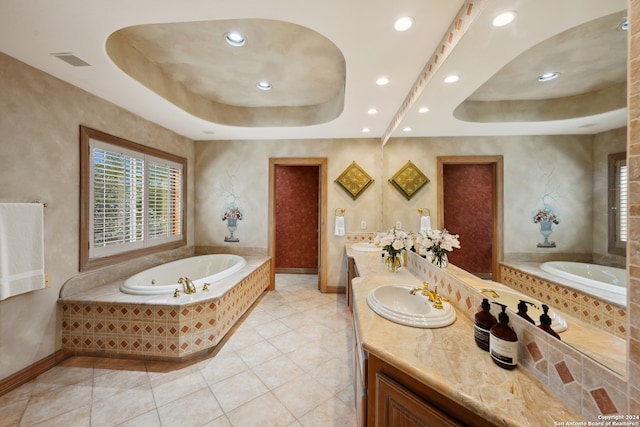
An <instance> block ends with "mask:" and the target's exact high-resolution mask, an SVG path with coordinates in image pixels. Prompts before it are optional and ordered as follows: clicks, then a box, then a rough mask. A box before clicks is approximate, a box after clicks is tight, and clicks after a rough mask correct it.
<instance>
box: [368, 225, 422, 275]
mask: <svg viewBox="0 0 640 427" xmlns="http://www.w3.org/2000/svg"><path fill="white" fill-rule="evenodd" d="M373 242H374V243H375V244H376V246H379V247H382V249H383V250H384V251H385V252H387V254H388V256H387V257H386V259H385V263H386V264H387V268H388V269H389V271H392V272H396V271H398V269H399V268H400V267H401V266H402V261H401V260H400V254H401V253H402V252H403V251H405V250H407V249H411V248H412V247H413V236H412V235H411V234H410V233H407V232H405V231H402V230H398V229H395V228H392V229H391V230H389V231H388V232H387V233H380V234H378V235H377V236H376V237H375V238H374V239H373Z"/></svg>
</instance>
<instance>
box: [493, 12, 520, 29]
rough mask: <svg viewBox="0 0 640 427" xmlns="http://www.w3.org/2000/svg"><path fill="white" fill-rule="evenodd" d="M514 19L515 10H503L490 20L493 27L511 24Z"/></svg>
mask: <svg viewBox="0 0 640 427" xmlns="http://www.w3.org/2000/svg"><path fill="white" fill-rule="evenodd" d="M514 19H516V13H515V12H512V11H510V12H504V13H501V14H500V15H498V16H496V17H495V18H493V21H491V25H493V26H494V27H504V26H505V25H509V24H511V23H512V22H513V20H514Z"/></svg>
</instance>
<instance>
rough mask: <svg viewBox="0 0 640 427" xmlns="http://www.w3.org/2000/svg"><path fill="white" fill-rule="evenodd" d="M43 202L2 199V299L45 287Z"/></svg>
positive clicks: (0, 287) (0, 240)
mask: <svg viewBox="0 0 640 427" xmlns="http://www.w3.org/2000/svg"><path fill="white" fill-rule="evenodd" d="M43 209H44V207H43V206H42V204H41V203H0V300H3V299H6V298H9V297H11V296H14V295H18V294H22V293H25V292H30V291H33V290H36V289H42V288H44V218H43V216H44V215H43V214H44V212H43Z"/></svg>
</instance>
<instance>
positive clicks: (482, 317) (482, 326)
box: [473, 298, 498, 351]
mask: <svg viewBox="0 0 640 427" xmlns="http://www.w3.org/2000/svg"><path fill="white" fill-rule="evenodd" d="M496 323H498V321H497V320H496V317H495V316H494V315H493V314H491V304H489V300H488V299H487V298H483V299H482V304H481V305H480V311H478V312H477V313H476V316H475V321H474V333H473V334H474V337H475V339H476V344H477V345H478V347H480V348H481V349H483V350H484V351H489V331H490V330H491V327H492V326H493V325H495V324H496Z"/></svg>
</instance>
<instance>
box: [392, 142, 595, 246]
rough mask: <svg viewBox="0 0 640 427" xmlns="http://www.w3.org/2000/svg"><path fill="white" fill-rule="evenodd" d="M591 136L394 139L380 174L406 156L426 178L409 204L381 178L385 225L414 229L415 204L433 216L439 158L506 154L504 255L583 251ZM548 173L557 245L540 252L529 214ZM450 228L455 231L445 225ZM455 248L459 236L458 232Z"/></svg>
mask: <svg viewBox="0 0 640 427" xmlns="http://www.w3.org/2000/svg"><path fill="white" fill-rule="evenodd" d="M592 146H593V137H592V136H588V135H587V136H576V135H565V136H508V137H506V136H502V137H495V136H494V137H491V136H483V137H455V138H406V139H405V138H403V139H392V140H390V141H389V142H388V143H387V144H386V145H385V147H384V164H385V166H384V174H385V177H390V176H393V174H395V173H396V171H397V170H398V169H399V168H401V167H402V166H403V165H404V164H405V163H406V162H407V160H411V161H412V162H413V163H415V164H416V166H417V167H418V168H419V169H420V170H421V171H422V172H423V173H424V174H425V175H427V177H428V178H429V179H430V180H431V182H430V183H428V184H427V185H426V186H425V187H423V188H422V189H421V190H420V191H419V192H418V193H416V195H415V196H414V197H413V198H412V199H411V200H410V201H407V200H406V199H404V197H402V196H401V195H400V193H398V192H397V191H396V190H395V189H394V188H392V187H391V186H390V185H389V184H388V183H386V182H385V183H384V185H385V191H384V200H383V205H384V223H385V227H391V226H393V224H395V222H396V221H398V220H400V221H402V223H403V224H407V226H406V227H405V228H408V229H411V230H413V231H415V230H417V228H418V225H419V222H418V221H419V214H418V212H417V208H418V207H423V208H429V209H430V211H431V216H432V221H433V222H432V224H433V226H434V227H436V222H435V220H436V218H437V209H436V207H437V175H436V174H437V169H436V168H437V159H436V158H437V157H438V156H466V155H486V156H489V155H501V156H503V158H504V252H505V256H509V255H510V254H521V253H535V252H538V253H544V254H547V253H550V252H563V253H568V252H572V253H585V254H590V253H591V251H592V236H591V232H590V230H591V226H592V215H591V205H592V198H593V196H592V186H593V174H592V167H593V161H592V155H593V153H592ZM545 174H550V177H551V178H550V183H551V185H550V186H549V188H550V189H553V195H554V196H555V197H556V202H555V203H554V206H555V207H556V208H557V209H558V211H559V214H560V224H559V225H557V226H556V227H555V230H554V232H553V235H552V239H551V240H554V241H555V242H556V245H557V247H556V248H555V249H541V248H537V247H536V245H537V244H538V243H539V242H541V241H542V236H541V235H540V232H539V229H538V227H537V226H536V225H535V224H533V223H532V221H531V214H532V211H533V210H534V209H536V208H537V207H538V204H539V198H540V197H541V196H542V195H543V194H544V192H545V179H544V175H545ZM450 231H451V232H453V233H455V230H450ZM460 239H461V245H463V244H464V236H461V237H460Z"/></svg>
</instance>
